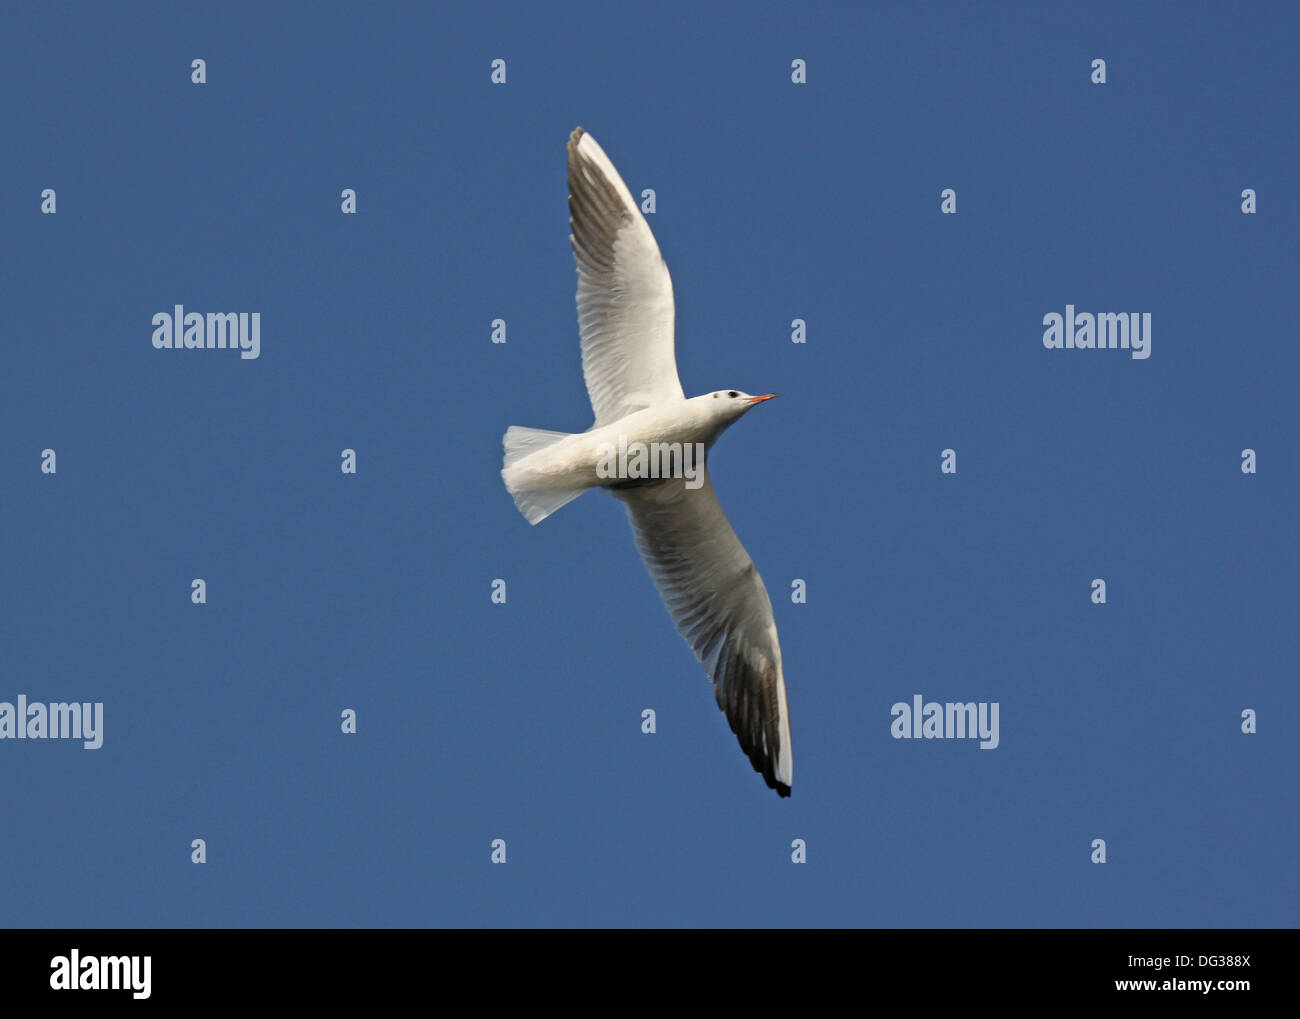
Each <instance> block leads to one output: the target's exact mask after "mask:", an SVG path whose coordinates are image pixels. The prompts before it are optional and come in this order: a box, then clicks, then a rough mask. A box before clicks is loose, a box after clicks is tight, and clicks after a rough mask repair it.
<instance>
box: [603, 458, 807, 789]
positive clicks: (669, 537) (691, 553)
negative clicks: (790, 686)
mask: <svg viewBox="0 0 1300 1019" xmlns="http://www.w3.org/2000/svg"><path fill="white" fill-rule="evenodd" d="M703 482H704V483H703V485H702V487H700V488H696V489H691V488H687V487H686V479H684V478H673V479H668V480H664V481H661V482H658V483H655V484H648V485H642V486H636V487H631V488H621V489H613V490H612V491H613V493H614V495H616V496H617V497H618V498H619V499H620V500H622V502H623V503H624V504H626V506H627V514H628V519H629V520H630V521H631V524H632V531H633V533H634V534H635V536H636V544H637V548H638V549H639V550H640V552H641V558H642V559H644V560H645V564H646V567H647V568H648V569H649V571H650V576H651V577H653V578H654V582H655V585H656V586H657V587H658V588H659V593H660V594H661V595H662V596H663V599H664V604H665V605H667V606H668V611H669V613H671V615H672V617H673V622H675V623H676V624H677V630H678V632H679V633H680V634H681V635H682V636H683V637H684V638H685V639H686V643H688V644H689V645H690V646H691V650H693V651H694V652H695V655H696V657H697V658H699V660H700V661H701V662H702V663H703V665H704V669H705V671H706V672H707V673H708V674H709V676H710V678H712V680H713V689H714V696H715V697H716V699H717V702H718V707H720V708H721V709H722V711H723V713H724V714H725V715H726V716H727V721H728V722H729V723H731V731H732V732H734V733H735V734H736V738H737V739H738V740H739V741H740V746H741V749H742V750H744V751H745V753H746V754H747V755H748V757H749V760H750V762H751V763H752V764H753V765H754V770H755V771H758V772H760V773H761V774H762V776H763V778H764V779H765V780H766V781H767V784H768V785H769V786H771V787H772V788H773V789H775V790H776V791H777V792H778V793H779V794H780V795H782V796H789V795H790V785H791V782H792V781H793V777H794V774H793V773H794V763H793V754H792V753H791V750H790V717H789V711H788V709H787V707H786V697H785V678H784V676H783V674H782V671H781V646H780V643H779V642H778V641H777V636H776V620H775V619H774V618H773V616H772V602H771V600H770V599H769V598H768V595H767V588H765V587H764V586H763V578H762V577H760V576H759V575H758V570H757V569H756V568H755V566H754V561H753V560H752V559H750V557H749V553H748V552H746V551H745V547H744V546H743V545H742V544H741V543H740V539H739V538H737V537H736V532H735V531H733V530H732V529H731V524H729V523H728V522H727V517H726V514H725V513H723V511H722V505H721V504H720V503H719V502H718V497H717V495H716V494H715V493H714V490H713V481H712V480H711V479H710V478H709V475H708V472H707V471H705V472H704V473H703Z"/></svg>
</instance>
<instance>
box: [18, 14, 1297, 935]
mask: <svg viewBox="0 0 1300 1019" xmlns="http://www.w3.org/2000/svg"><path fill="white" fill-rule="evenodd" d="M848 6H849V5H843V7H844V8H847V7H848ZM322 7H323V8H324V9H321V8H322ZM1130 7H1131V5H1119V4H1116V5H1096V4H1088V5H1078V6H1073V7H1069V8H1067V7H1064V6H1062V5H1024V6H1012V5H984V4H969V5H967V4H961V5H954V4H940V5H925V6H924V7H923V8H920V9H918V6H917V5H910V4H887V5H876V4H873V5H861V7H860V8H859V7H858V6H857V5H855V9H853V10H847V9H842V8H841V7H840V6H839V5H815V4H814V5H810V4H799V5H794V4H788V5H781V4H759V5H744V6H740V5H735V6H719V5H704V9H701V6H700V5H682V6H676V7H665V8H662V9H661V8H646V7H638V8H634V9H628V10H616V9H613V8H611V7H610V6H609V5H605V4H591V5H573V4H569V5H563V7H562V8H560V9H557V10H540V9H533V8H531V7H530V6H527V5H519V6H517V7H516V6H504V5H497V6H492V5H485V4H477V5H473V7H472V8H471V7H469V6H468V5H466V6H458V7H456V8H451V9H442V8H435V7H433V6H431V5H418V6H417V5H409V4H401V5H389V6H384V7H382V8H380V9H372V8H371V7H370V6H368V5H366V6H363V5H353V6H344V5H320V6H318V5H307V4H302V5H288V4H275V5H248V6H232V5H223V6H222V7H221V9H220V10H209V11H199V10H186V9H185V7H184V6H182V5H161V4H160V5H151V6H142V5H138V4H126V5H118V6H115V7H114V8H113V9H112V10H108V9H102V10H101V9H91V8H90V6H89V5H80V6H77V7H73V6H69V7H63V8H60V9H58V10H50V9H47V8H44V7H38V6H36V5H29V6H27V7H24V8H14V7H10V8H9V9H7V10H6V12H5V14H4V15H3V25H4V32H3V38H4V40H5V42H4V43H3V44H2V45H3V47H4V51H5V52H4V59H3V60H0V84H3V87H4V92H5V94H7V95H10V96H11V97H14V96H16V97H18V98H17V99H16V100H15V101H13V102H11V103H10V104H9V111H8V113H7V115H6V121H7V123H6V129H5V132H4V134H5V145H4V147H5V157H4V159H3V160H0V184H2V185H3V186H2V187H0V202H2V203H3V205H2V207H0V215H3V221H4V225H5V231H4V232H5V240H6V243H5V244H4V245H3V246H2V251H0V259H3V264H2V265H0V269H2V270H3V276H4V279H5V281H6V286H5V291H6V301H5V305H6V310H7V315H8V328H7V330H6V334H7V343H6V354H7V370H6V371H5V372H4V373H3V378H0V436H2V438H3V470H4V475H5V478H6V484H5V489H4V496H5V498H4V505H5V510H6V517H7V526H6V527H5V528H4V533H3V537H2V538H0V544H2V548H0V552H2V553H3V562H4V563H5V570H4V574H3V580H2V581H0V598H2V601H3V605H4V617H5V620H6V625H5V626H4V627H3V628H0V651H2V652H3V660H4V662H5V666H6V667H5V669H4V682H3V684H0V701H6V700H7V701H13V700H14V699H15V698H16V697H17V695H18V694H25V695H27V697H28V698H29V700H33V701H35V700H42V701H62V700H76V701H102V702H103V703H104V745H103V747H102V748H101V749H99V750H94V751H88V750H83V749H82V748H81V747H80V745H79V744H72V743H68V742H61V741H53V740H45V741H22V742H20V741H17V740H4V741H0V767H3V773H4V775H5V778H6V782H5V785H6V803H5V810H4V821H3V822H2V823H0V901H3V902H4V904H5V906H4V910H3V914H2V915H3V918H4V922H5V923H6V924H8V925H11V926H65V925H66V926H77V927H80V926H87V927H98V926H109V927H114V926H182V927H189V926H198V927H209V926H316V925H332V926H429V925H435V926H436V925H560V926H565V925H583V924H602V925H611V924H612V925H634V926H642V925H688V926H692V925H715V926H740V927H744V926H758V925H778V926H785V925H868V926H1035V927H1036V926H1069V927H1076V926H1080V927H1112V926H1120V927H1124V926H1179V927H1181V926H1232V927H1237V926H1247V927H1249V926H1294V924H1295V922H1296V907H1297V899H1298V894H1297V893H1298V891H1300V883H1298V881H1297V878H1296V871H1295V865H1294V863H1295V859H1296V855H1297V850H1298V849H1300V838H1298V837H1297V820H1296V818H1297V812H1296V776H1297V774H1298V770H1297V764H1298V763H1300V762H1297V750H1296V747H1297V742H1296V739H1295V735H1294V732H1295V719H1296V713H1297V707H1298V705H1297V694H1296V684H1295V662H1296V659H1297V645H1298V640H1297V627H1296V623H1295V620H1296V593H1295V577H1296V575H1297V567H1298V566H1300V562H1298V558H1300V555H1298V550H1297V540H1296V526H1295V503H1296V496H1297V485H1296V481H1295V479H1296V477H1297V469H1298V467H1300V465H1298V464H1297V456H1296V442H1295V437H1296V434H1297V432H1296V422H1295V413H1294V407H1295V388H1296V382H1297V378H1300V372H1298V369H1300V364H1298V363H1297V362H1298V359H1297V354H1296V345H1295V320H1294V317H1293V315H1292V312H1293V311H1294V303H1295V300H1294V293H1295V291H1294V284H1295V279H1296V268H1297V266H1296V237H1297V236H1298V233H1297V202H1296V193H1295V187H1294V171H1295V167H1296V165H1297V164H1298V163H1300V151H1298V146H1297V137H1296V131H1295V123H1296V122H1295V109H1296V101H1297V88H1296V78H1295V74H1294V69H1293V59H1294V54H1295V52H1296V43H1297V38H1296V36H1297V33H1296V27H1297V26H1296V14H1295V11H1294V8H1292V7H1289V6H1286V5H1261V6H1258V7H1254V8H1252V7H1250V6H1244V7H1243V6H1240V5H1234V6H1230V5H1204V4H1196V5H1183V4H1159V5H1143V7H1142V8H1141V9H1139V10H1131V9H1129V8H1130ZM498 57H499V58H503V59H505V60H506V61H507V83H506V84H505V85H503V86H494V85H493V84H491V82H490V80H489V75H490V63H491V61H492V60H493V59H495V58H498ZM1098 57H1100V58H1103V59H1105V60H1106V62H1107V78H1108V80H1107V83H1106V84H1105V85H1094V84H1092V83H1091V82H1090V80H1089V79H1090V65H1091V61H1092V60H1093V59H1094V58H1098ZM195 58H202V59H204V60H206V62H207V82H206V84H203V85H194V84H192V83H191V82H190V62H191V60H193V59H195ZM795 58H800V59H804V60H806V61H807V68H808V70H807V78H808V81H807V84H806V85H800V86H796V85H794V84H792V83H791V80H790V63H791V61H792V60H793V59H795ZM579 124H581V125H582V126H584V127H585V128H587V129H588V130H589V131H591V132H592V133H593V134H594V135H595V136H596V138H597V139H598V140H599V141H600V143H601V144H602V146H603V147H604V148H605V150H606V151H607V152H608V154H609V155H610V157H611V158H612V159H613V161H614V162H615V164H616V165H617V166H618V167H619V169H620V170H621V172H622V174H623V176H624V177H625V179H626V180H627V182H628V184H629V186H630V187H631V188H632V190H633V191H634V192H640V191H641V190H642V189H643V188H653V189H654V190H655V192H656V196H657V211H656V213H655V214H654V215H653V216H651V217H649V221H650V224H651V227H652V228H653V230H654V231H655V234H656V236H657V238H658V240H659V244H660V248H661V250H662V252H663V255H664V257H665V259H666V260H667V263H668V265H669V267H670V269H671V271H672V274H673V280H674V286H675V292H676V299H677V313H678V315H677V346H678V359H679V367H680V373H681V377H682V381H683V385H684V387H685V388H686V390H687V393H688V394H696V393H703V392H707V391H710V390H713V389H718V388H739V389H743V390H746V391H748V392H754V393H762V392H769V391H777V392H780V393H781V394H782V396H781V399H779V400H776V401H773V402H771V403H768V404H764V405H763V407H761V408H759V409H757V410H756V411H755V412H754V413H752V414H750V415H749V416H747V417H746V418H745V420H744V421H743V422H742V423H741V424H739V425H738V426H737V427H735V428H734V429H732V430H731V431H730V432H728V433H727V434H726V435H725V436H724V437H723V439H722V440H721V441H720V442H719V444H718V446H717V447H716V448H715V450H714V453H713V456H712V458H711V461H710V469H711V472H712V474H713V477H714V481H715V485H716V487H717V490H718V493H719V496H720V498H721V500H722V502H723V505H724V506H725V507H726V509H727V512H728V515H729V517H730V519H731V522H732V524H733V526H734V527H735V529H736V531H737V533H738V534H739V535H740V537H741V539H742V541H743V542H744V543H745V545H746V546H747V548H748V549H749V551H750V553H751V555H752V556H753V558H754V560H755V562H756V563H757V565H758V567H759V569H760V571H761V572H762V574H763V576H764V578H765V579H766V582H767V585H768V588H769V590H770V591H771V594H772V600H773V604H774V609H775V613H776V618H777V624H778V627H779V629H780V633H781V642H782V649H783V653H784V659H785V671H786V682H787V686H788V690H789V697H790V711H791V719H792V727H793V745H794V753H795V785H794V794H793V796H792V798H791V799H790V800H788V801H785V800H778V798H777V797H776V796H775V795H774V794H773V793H772V792H771V791H770V790H768V789H766V788H765V787H764V785H763V783H762V781H761V779H760V778H759V776H757V775H756V774H754V773H753V772H752V771H751V770H750V767H749V764H748V762H746V761H745V759H744V757H743V756H742V754H741V752H740V750H739V749H738V747H737V746H736V743H735V740H734V738H733V737H732V735H731V734H730V732H729V731H728V729H727V726H726V722H725V719H724V718H723V717H722V715H721V714H720V713H719V712H718V711H717V709H716V707H715V706H714V703H713V696H712V691H711V689H710V687H709V684H708V682H707V680H706V679H705V677H704V674H703V672H702V670H701V668H700V667H699V665H698V664H697V663H696V662H695V660H694V658H693V656H692V655H691V653H690V651H689V649H688V648H687V647H686V645H685V644H684V643H683V642H682V641H681V640H680V638H679V637H678V636H677V635H676V633H675V632H674V629H673V627H672V625H671V622H670V620H669V618H668V615H667V613H666V612H665V610H664V608H663V606H662V604H661V602H660V601H659V598H658V595H657V594H656V592H655V590H654V588H653V586H652V584H651V582H650V580H649V578H648V576H647V575H646V573H645V570H644V569H643V567H642V565H641V563H640V560H639V559H638V557H637V555H636V552H635V550H634V548H633V545H632V541H631V536H630V533H629V530H628V526H627V523H626V520H625V518H624V514H623V511H622V509H621V507H620V506H619V505H618V504H617V503H616V502H615V501H614V500H613V499H611V498H609V497H608V496H606V495H604V494H603V493H593V494H589V495H586V496H584V497H583V498H581V499H579V500H578V501H576V502H574V503H572V504H571V505H569V506H567V507H565V508H564V509H563V510H561V511H560V512H559V513H557V514H556V515H555V516H554V517H552V518H551V519H549V520H547V521H545V522H544V523H542V524H541V525H540V526H538V527H536V528H530V527H529V526H528V525H527V524H526V522H525V521H524V520H523V519H522V517H520V516H519V514H518V513H517V511H516V510H515V508H514V506H513V505H512V503H511V500H510V498H509V496H508V495H507V493H506V492H505V490H504V487H503V486H502V484H501V479H500V476H499V473H498V472H499V468H500V455H501V447H500V440H501V434H502V433H503V432H504V430H505V428H506V427H507V426H508V425H510V424H525V425H531V426H535V427H543V428H552V429H558V430H568V431H579V430H582V429H584V428H586V427H587V426H588V425H589V424H590V409H589V406H588V404H587V402H586V394H585V390H584V387H583V383H582V378H581V374H580V370H579V367H580V366H579V356H578V339H577V325H576V320H575V313H574V304H573V291H574V285H575V277H574V269H573V263H572V258H571V255H570V252H569V244H568V219H567V218H568V211H567V204H566V193H567V187H566V171H565V158H564V144H565V141H566V139H567V137H568V134H569V132H570V131H571V130H572V128H573V127H574V126H576V125H579ZM45 188H53V189H55V191H56V193H57V212H56V213H55V214H54V215H42V214H41V213H40V195H41V192H42V190H43V189H45ZM343 188H354V189H356V192H357V203H358V213H357V214H356V215H355V216H345V215H342V214H341V213H340V208H339V206H340V198H339V195H340V191H341V190H342V189H343ZM944 188H953V189H955V191H956V193H957V214H956V215H951V216H949V215H941V214H940V192H941V191H942V189H944ZM1246 188H1252V189H1254V190H1255V191H1256V193H1257V196H1258V197H1257V201H1258V212H1257V213H1256V214H1255V215H1243V214H1242V211H1241V192H1242V190H1243V189H1246ZM178 303H180V304H184V305H185V306H186V308H187V309H188V310H197V311H229V310H234V311H248V312H254V311H256V312H259V313H260V314H261V322H262V329H261V355H260V357H259V358H257V359H256V360H243V359H240V358H239V357H238V356H236V355H233V354H232V353H231V352H229V351H184V352H178V351H165V350H164V351H160V350H155V349H154V348H153V346H152V345H151V343H150V337H151V334H152V325H151V320H152V317H153V315H154V314H155V313H158V312H161V311H169V310H170V309H171V308H172V306H173V305H175V304H178ZM1067 304H1073V305H1075V306H1076V308H1077V309H1078V310H1080V311H1090V312H1094V313H1096V312H1125V311H1139V312H1149V313H1151V315H1152V323H1153V324H1152V354H1151V357H1150V358H1149V359H1147V360H1134V359H1132V358H1131V357H1129V355H1128V353H1127V352H1124V351H1110V350H1108V351H1097V350H1047V349H1045V348H1044V346H1043V343H1042V333H1043V325H1042V320H1043V316H1044V315H1047V314H1049V313H1052V312H1057V313H1063V312H1064V310H1065V306H1066V305H1067ZM497 318H502V319H505V320H506V322H507V325H508V341H507V343H505V344H504V345H494V344H492V343H491V342H490V341H489V332H490V323H491V322H492V320H493V319H497ZM795 318H802V319H804V320H806V322H807V343H805V344H794V343H791V342H790V322H791V320H792V319H795ZM46 448H52V449H54V450H56V454H57V468H58V469H57V474H55V475H53V476H50V475H46V474H42V473H41V471H40V456H41V450H43V449H46ZM344 448H352V449H355V450H356V451H357V456H358V473H357V474H356V475H355V476H345V475H343V474H342V473H341V472H340V470H339V457H340V451H341V450H342V449H344ZM945 448H951V449H954V450H955V451H956V454H957V468H958V469H957V473H956V474H955V475H943V474H941V473H940V470H939V465H940V452H941V451H942V450H943V449H945ZM1246 448H1250V449H1254V450H1255V451H1256V454H1257V457H1258V472H1257V473H1256V474H1254V475H1246V474H1243V473H1242V471H1241V468H1240V464H1241V451H1242V450H1243V449H1246ZM195 577H201V578H203V579H204V580H205V581H206V583H207V592H208V600H207V604H205V605H202V606H198V605H194V604H192V603H191V601H190V584H191V580H192V579H193V578H195ZM495 578H503V579H505V580H506V582H507V591H508V594H507V603H506V604H505V605H493V604H492V603H491V601H490V593H491V590H490V585H491V582H492V581H493V580H494V579H495ZM795 578H800V579H803V580H805V581H806V583H807V590H808V598H807V603H806V604H802V605H800V604H794V603H792V601H791V599H790V585H791V582H792V580H793V579H795ZM1093 578H1104V579H1105V580H1106V583H1107V603H1106V604H1105V605H1094V604H1092V602H1091V600H1090V592H1091V587H1090V585H1091V582H1092V580H1093ZM915 694H921V695H923V696H924V697H925V698H926V699H927V700H937V701H950V700H952V701H976V702H997V703H998V704H999V706H1000V745H999V746H998V748H997V749H996V750H980V749H979V748H978V747H977V746H976V745H975V744H974V743H973V742H971V741H963V740H895V739H893V738H891V736H890V723H891V721H892V718H891V713H890V709H891V706H892V705H893V704H894V703H895V702H898V701H909V702H910V700H911V698H912V697H913V696H914V695H915ZM344 708H352V709H354V710H355V711H356V712H357V717H358V732H357V733H356V734H355V735H343V734H342V733H341V732H340V723H339V718H340V712H341V711H342V710H343V709H344ZM644 708H653V709H654V710H655V711H656V713H657V722H658V731H657V732H656V733H655V734H654V735H652V736H647V735H643V734H642V733H641V731H640V719H641V711H642V710H643V709H644ZM1246 709H1252V710H1254V711H1255V712H1256V713H1257V716H1258V732H1257V733H1256V734H1253V735H1245V734H1243V733H1242V732H1241V713H1242V711H1243V710H1246ZM195 838H202V839H205V840H206V844H207V860H208V862H207V863H205V864H203V865H202V866H198V865H195V864H193V863H191V862H190V844H191V840H193V839H195ZM496 838H503V839H505V840H506V843H507V847H508V863H506V864H505V865H504V866H502V865H493V864H492V863H490V862H489V853H490V844H491V842H492V840H493V839H496ZM796 838H798V839H803V840H805V842H806V846H807V859H808V862H807V863H806V864H802V865H797V864H794V863H792V862H791V858H790V857H791V842H792V840H793V839H796ZM1097 838H1101V839H1105V841H1106V846H1107V862H1106V863H1105V864H1104V865H1099V864H1094V863H1092V862H1091V861H1090V855H1091V846H1092V842H1093V840H1094V839H1097Z"/></svg>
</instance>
